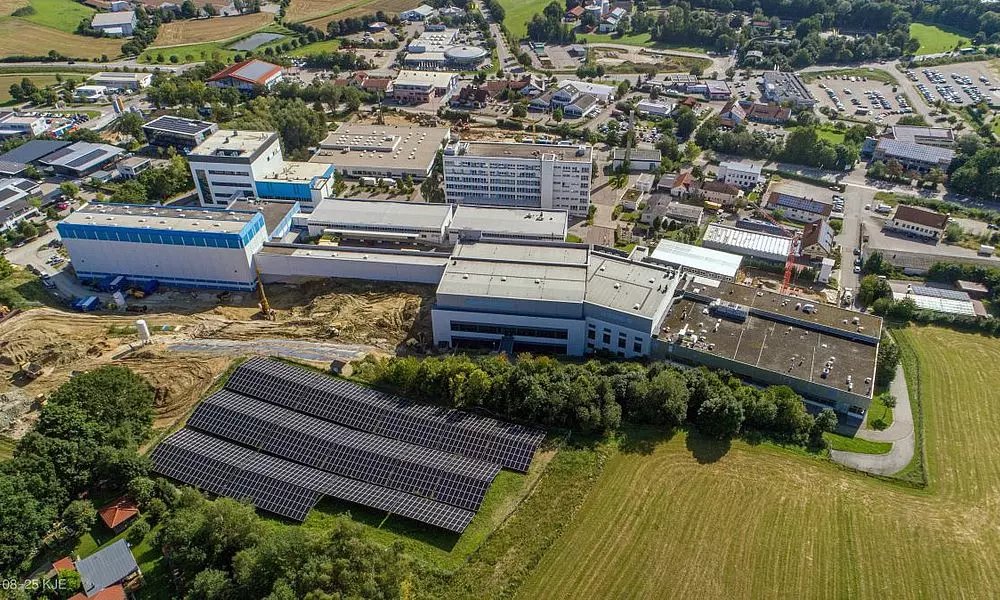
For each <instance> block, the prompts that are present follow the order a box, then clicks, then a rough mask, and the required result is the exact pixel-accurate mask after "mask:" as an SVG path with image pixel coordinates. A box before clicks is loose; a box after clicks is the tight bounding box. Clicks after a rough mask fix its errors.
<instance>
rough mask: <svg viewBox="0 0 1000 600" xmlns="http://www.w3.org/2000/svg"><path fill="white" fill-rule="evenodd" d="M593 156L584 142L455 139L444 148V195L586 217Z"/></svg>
mask: <svg viewBox="0 0 1000 600" xmlns="http://www.w3.org/2000/svg"><path fill="white" fill-rule="evenodd" d="M592 160H593V159H592V157H591V147H590V146H585V145H581V146H555V145H542V144H515V143H494V142H461V141H460V142H456V143H454V144H451V145H449V146H448V147H447V148H445V152H444V190H445V199H446V200H447V201H448V202H451V203H453V204H478V205H491V206H506V207H519V208H541V209H546V210H548V209H555V210H565V211H567V212H568V213H569V214H570V215H572V216H580V217H585V216H586V215H587V210H588V208H589V207H590V175H591V169H592V166H593V163H592Z"/></svg>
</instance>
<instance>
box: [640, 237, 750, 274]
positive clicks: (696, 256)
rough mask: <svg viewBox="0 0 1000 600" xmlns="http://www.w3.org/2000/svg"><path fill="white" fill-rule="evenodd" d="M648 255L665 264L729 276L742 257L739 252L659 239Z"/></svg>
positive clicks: (734, 272)
mask: <svg viewBox="0 0 1000 600" xmlns="http://www.w3.org/2000/svg"><path fill="white" fill-rule="evenodd" d="M650 257H651V258H653V259H654V260H658V261H662V262H665V263H667V264H671V265H678V266H681V267H687V268H689V269H694V270H697V271H704V272H706V273H715V274H716V275H721V276H723V277H730V278H732V277H736V272H737V271H739V270H740V265H741V264H742V263H743V257H742V256H740V255H739V254H732V253H730V252H723V251H721V250H713V249H711V248H702V247H701V246H692V245H691V244H682V243H680V242H675V241H672V240H660V243H659V244H657V245H656V249H654V250H653V252H652V253H650Z"/></svg>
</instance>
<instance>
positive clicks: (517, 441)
mask: <svg viewBox="0 0 1000 600" xmlns="http://www.w3.org/2000/svg"><path fill="white" fill-rule="evenodd" d="M226 389H228V390H230V391H233V392H237V393H239V394H243V395H246V396H252V397H254V398H258V399H260V400H263V401H265V402H270V403H272V404H277V405H279V406H283V407H285V408H289V409H291V410H294V411H298V412H302V413H306V414H309V415H312V416H315V417H319V418H321V419H326V420H328V421H333V422H335V423H340V424H342V425H345V426H347V427H351V428H354V429H360V430H362V431H367V432H369V433H373V434H375V435H381V436H383V437H389V438H393V439H395V440H399V441H403V442H408V443H411V444H416V445H420V446H425V447H427V448H432V449H438V450H443V451H445V452H452V453H456V454H461V455H463V456H466V457H469V458H474V459H480V460H485V461H489V462H495V463H497V464H500V465H502V466H504V467H507V468H509V469H513V470H516V471H521V472H525V471H527V470H528V467H529V466H530V465H531V459H532V457H533V456H534V453H535V450H536V449H537V448H538V445H539V444H541V441H542V439H543V437H544V433H543V432H541V431H539V430H536V429H531V428H527V427H522V426H520V425H513V424H510V423H503V422H501V421H498V420H496V419H490V418H487V417H480V416H477V415H473V414H470V413H466V412H463V411H458V410H451V409H446V408H441V407H434V406H426V405H416V404H413V403H412V402H409V401H407V400H405V399H403V398H400V397H398V396H393V395H391V394H385V393H382V392H378V391H375V390H371V389H368V388H365V387H363V386H359V385H357V384H354V383H351V382H348V381H344V380H339V379H333V378H331V377H326V376H323V375H320V374H318V373H313V372H310V371H307V370H305V369H301V368H297V367H293V366H291V365H288V364H285V363H282V362H277V361H271V360H267V359H262V358H258V359H252V360H250V361H247V362H246V363H244V364H243V365H241V366H240V368H239V369H237V370H236V372H235V373H233V375H232V377H230V379H229V382H228V383H227V384H226Z"/></svg>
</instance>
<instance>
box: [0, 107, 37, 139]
mask: <svg viewBox="0 0 1000 600" xmlns="http://www.w3.org/2000/svg"><path fill="white" fill-rule="evenodd" d="M48 128H49V124H48V122H47V121H46V119H45V117H42V116H39V115H38V114H37V113H36V114H35V116H32V115H27V114H19V113H16V112H6V113H2V114H0V138H9V137H20V136H24V137H32V136H36V135H41V134H43V133H45V130H47V129H48Z"/></svg>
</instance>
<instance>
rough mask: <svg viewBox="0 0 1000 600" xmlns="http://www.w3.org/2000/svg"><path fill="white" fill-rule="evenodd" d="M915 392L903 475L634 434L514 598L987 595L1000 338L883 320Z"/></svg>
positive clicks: (993, 540) (993, 582)
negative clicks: (919, 477) (916, 478)
mask: <svg viewBox="0 0 1000 600" xmlns="http://www.w3.org/2000/svg"><path fill="white" fill-rule="evenodd" d="M896 337H897V339H898V340H899V341H900V343H901V345H902V346H903V348H904V350H905V351H906V352H907V354H908V355H912V356H914V357H915V360H914V361H908V362H910V365H909V366H908V369H907V377H908V379H909V380H910V382H911V390H912V391H911V393H913V394H915V395H916V396H917V397H919V398H920V399H921V402H922V405H923V415H924V423H925V425H924V439H925V449H926V454H927V457H928V472H929V479H930V485H929V486H928V488H927V489H926V490H916V489H912V488H910V487H906V486H903V485H898V484H894V483H891V482H886V481H880V480H877V479H873V478H870V477H867V476H863V475H861V474H858V473H854V472H850V471H848V470H845V469H843V468H841V467H839V466H836V465H834V464H832V463H829V462H826V461H824V460H822V459H820V458H817V457H814V456H809V455H804V454H800V453H797V452H793V451H790V450H786V449H781V448H776V447H772V446H770V445H768V444H762V445H758V446H752V445H749V444H747V443H744V442H739V441H737V442H733V443H732V444H731V445H730V444H728V443H725V444H724V443H719V442H715V441H707V440H703V439H699V438H696V437H693V436H686V435H682V434H679V435H675V436H673V437H672V438H671V437H666V436H664V435H663V434H661V433H653V432H644V433H643V432H640V433H633V436H632V437H633V439H632V440H631V443H626V444H624V445H623V447H622V449H620V450H618V451H616V452H614V453H613V455H612V456H611V457H610V458H609V459H608V460H607V463H606V466H605V467H604V470H603V473H602V474H601V476H600V479H599V480H598V481H597V483H596V485H595V486H594V489H593V490H592V491H591V492H590V494H589V495H588V496H587V498H586V500H585V501H584V503H583V505H582V507H581V508H580V510H579V513H578V514H577V516H576V518H575V519H574V520H573V521H572V522H571V523H570V524H569V525H568V526H567V527H566V530H565V532H564V533H563V535H562V536H561V537H560V539H558V541H556V542H555V543H554V544H553V546H552V547H551V548H550V549H549V551H548V552H547V553H546V554H545V556H544V557H543V558H542V560H541V561H540V563H539V565H538V566H537V567H536V568H535V569H534V570H533V572H532V573H531V575H530V576H529V577H528V579H527V581H526V583H525V585H524V586H523V588H522V589H521V590H520V597H522V598H571V597H583V598H606V597H620V596H622V595H623V594H625V593H626V590H627V595H628V597H630V598H665V597H676V598H690V597H707V598H758V597H767V598H789V599H792V598H795V599H798V598H845V597H846V598H887V597H892V598H913V599H917V598H943V597H968V598H972V597H977V598H991V597H997V596H1000V530H997V528H996V527H995V526H994V524H995V523H997V522H1000V505H998V504H997V503H996V502H995V501H994V500H995V498H997V496H998V494H1000V461H996V460H995V459H994V455H995V451H996V448H997V447H998V445H1000V395H998V394H997V393H996V391H995V386H994V384H993V382H992V381H991V379H992V376H991V372H990V370H989V369H983V368H982V365H989V364H996V363H997V361H1000V339H996V338H989V337H984V336H979V335H974V334H967V333H959V332H955V331H952V330H948V329H942V328H937V327H911V328H909V329H906V330H903V331H899V332H897V334H896Z"/></svg>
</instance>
